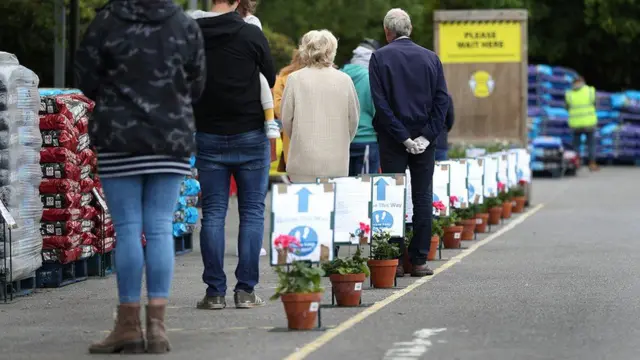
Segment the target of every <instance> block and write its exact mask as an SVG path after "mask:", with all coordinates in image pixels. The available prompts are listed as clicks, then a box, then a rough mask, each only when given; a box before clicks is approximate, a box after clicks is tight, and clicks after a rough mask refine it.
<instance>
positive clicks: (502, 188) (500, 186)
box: [498, 182, 504, 192]
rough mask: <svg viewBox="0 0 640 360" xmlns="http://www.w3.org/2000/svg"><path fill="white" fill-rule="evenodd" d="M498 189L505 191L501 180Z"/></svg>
mask: <svg viewBox="0 0 640 360" xmlns="http://www.w3.org/2000/svg"><path fill="white" fill-rule="evenodd" d="M498 191H500V192H502V191H504V184H503V183H501V182H498Z"/></svg>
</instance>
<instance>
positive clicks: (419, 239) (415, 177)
mask: <svg viewBox="0 0 640 360" xmlns="http://www.w3.org/2000/svg"><path fill="white" fill-rule="evenodd" d="M378 144H379V146H380V165H381V167H382V172H383V173H387V174H398V173H402V174H404V172H405V170H406V169H407V167H409V171H410V173H411V197H412V199H413V218H412V221H413V239H412V240H411V244H409V257H410V259H411V263H412V264H413V265H424V264H425V263H426V262H427V254H428V253H429V247H430V246H431V214H432V212H433V184H432V182H433V167H434V165H435V143H431V144H429V147H427V149H426V150H425V151H424V152H423V153H422V154H418V155H412V154H409V153H408V152H407V150H406V148H405V146H404V145H403V144H400V143H398V142H396V141H395V140H394V139H393V138H391V136H389V135H387V134H385V133H382V132H380V133H378ZM401 240H402V241H401V242H402V244H404V239H401ZM402 244H401V245H400V248H401V249H404V245H402Z"/></svg>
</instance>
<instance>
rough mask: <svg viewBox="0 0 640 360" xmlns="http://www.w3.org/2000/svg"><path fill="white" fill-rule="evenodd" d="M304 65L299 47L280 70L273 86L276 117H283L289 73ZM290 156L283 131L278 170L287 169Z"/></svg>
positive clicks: (287, 141) (287, 138)
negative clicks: (284, 95) (283, 98)
mask: <svg viewBox="0 0 640 360" xmlns="http://www.w3.org/2000/svg"><path fill="white" fill-rule="evenodd" d="M303 67H304V65H303V64H302V60H300V53H299V52H298V49H296V50H293V55H292V56H291V62H290V63H289V65H287V66H285V67H283V68H282V70H280V73H279V74H278V77H277V78H276V84H275V85H274V86H273V103H274V108H275V113H276V119H281V118H282V112H281V111H280V106H281V105H282V94H283V93H284V87H285V85H286V84H287V79H288V78H289V75H290V74H291V73H293V72H294V71H298V70H300V69H302V68H303ZM288 158H289V137H288V136H287V135H286V134H285V133H284V132H283V133H282V157H281V158H280V162H279V163H278V171H280V172H284V171H285V169H286V163H287V159H288Z"/></svg>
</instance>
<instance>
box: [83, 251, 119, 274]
mask: <svg viewBox="0 0 640 360" xmlns="http://www.w3.org/2000/svg"><path fill="white" fill-rule="evenodd" d="M87 267H88V272H87V274H88V275H89V276H90V277H105V276H109V275H111V274H113V273H114V272H115V271H116V259H115V252H114V251H113V250H111V251H109V252H108V253H104V254H95V255H93V256H92V257H90V258H89V259H87Z"/></svg>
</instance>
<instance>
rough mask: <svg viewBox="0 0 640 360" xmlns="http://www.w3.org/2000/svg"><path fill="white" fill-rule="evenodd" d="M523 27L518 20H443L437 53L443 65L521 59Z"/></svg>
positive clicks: (508, 61)
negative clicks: (521, 28) (521, 27)
mask: <svg viewBox="0 0 640 360" xmlns="http://www.w3.org/2000/svg"><path fill="white" fill-rule="evenodd" d="M520 26H521V25H520V23H519V22H516V21H476V22H471V21H459V22H443V23H440V27H439V46H440V49H439V54H438V55H439V56H440V60H441V61H442V63H444V64H472V63H510V62H520V61H521V59H522V42H521V30H520Z"/></svg>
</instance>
